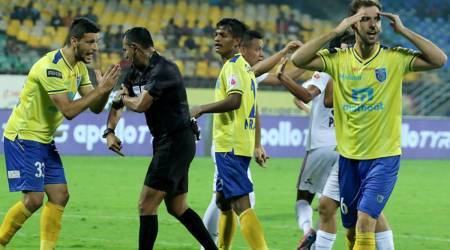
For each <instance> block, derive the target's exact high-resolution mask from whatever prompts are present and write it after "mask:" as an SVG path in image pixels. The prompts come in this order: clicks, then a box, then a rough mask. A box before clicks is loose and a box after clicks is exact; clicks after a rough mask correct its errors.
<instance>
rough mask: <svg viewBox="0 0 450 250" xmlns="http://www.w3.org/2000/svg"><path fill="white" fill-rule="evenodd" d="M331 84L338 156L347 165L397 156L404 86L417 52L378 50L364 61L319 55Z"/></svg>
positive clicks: (338, 52) (339, 53) (343, 52)
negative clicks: (358, 161) (343, 158)
mask: <svg viewBox="0 0 450 250" xmlns="http://www.w3.org/2000/svg"><path fill="white" fill-rule="evenodd" d="M318 55H319V56H320V57H321V58H322V61H323V63H324V65H325V69H324V71H325V72H326V73H328V74H330V75H331V76H332V77H333V79H334V85H333V86H334V90H333V102H334V119H335V120H334V122H335V128H336V140H337V147H338V151H339V153H340V154H341V155H343V156H344V157H347V158H350V159H359V160H365V159H374V158H381V157H387V156H394V155H400V154H401V148H400V146H401V138H400V136H401V120H402V81H403V76H404V75H405V74H406V73H407V72H409V71H412V65H413V63H414V59H415V58H416V55H417V52H415V51H413V50H409V49H405V48H386V47H384V46H381V45H380V44H377V45H376V52H375V53H374V54H373V55H372V56H371V57H370V58H367V59H362V58H361V57H360V56H359V55H358V54H357V52H356V51H355V50H354V48H347V49H334V50H331V51H330V50H327V49H325V50H322V51H319V52H318Z"/></svg>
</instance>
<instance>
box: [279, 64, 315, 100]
mask: <svg viewBox="0 0 450 250" xmlns="http://www.w3.org/2000/svg"><path fill="white" fill-rule="evenodd" d="M286 63H287V60H286V59H285V60H283V63H282V64H281V65H280V66H279V67H278V69H277V77H278V79H279V80H280V82H281V84H282V85H283V86H284V87H286V88H287V89H288V90H289V92H291V94H293V95H294V96H295V97H296V98H298V99H300V100H301V101H302V102H304V103H309V102H310V101H311V100H312V99H314V97H316V96H317V95H319V94H320V90H319V89H318V88H317V87H315V86H312V85H311V86H308V88H304V87H303V86H300V85H298V84H297V83H296V82H295V81H294V80H292V78H290V77H289V76H287V75H286V74H285V73H284V68H285V65H286Z"/></svg>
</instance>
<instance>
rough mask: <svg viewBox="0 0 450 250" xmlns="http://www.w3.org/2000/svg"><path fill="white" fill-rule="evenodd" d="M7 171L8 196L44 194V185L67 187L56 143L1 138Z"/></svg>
mask: <svg viewBox="0 0 450 250" xmlns="http://www.w3.org/2000/svg"><path fill="white" fill-rule="evenodd" d="M3 145H4V149H5V161H6V171H7V177H8V183H9V190H10V191H11V192H17V191H30V192H44V185H47V184H66V183H67V182H66V177H65V175H64V168H63V165H62V162H61V158H60V157H59V154H58V151H57V149H56V147H55V143H54V142H52V143H50V144H43V143H40V142H36V141H31V140H21V139H19V138H16V139H15V140H14V141H11V140H9V139H7V138H4V143H3Z"/></svg>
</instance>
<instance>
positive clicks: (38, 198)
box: [23, 193, 44, 213]
mask: <svg viewBox="0 0 450 250" xmlns="http://www.w3.org/2000/svg"><path fill="white" fill-rule="evenodd" d="M43 202H44V193H27V194H25V195H24V198H23V203H24V205H25V207H26V208H27V209H28V210H29V211H30V212H32V213H34V212H35V211H36V210H38V209H39V208H40V207H41V206H42V204H43Z"/></svg>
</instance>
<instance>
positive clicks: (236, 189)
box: [215, 152, 253, 199]
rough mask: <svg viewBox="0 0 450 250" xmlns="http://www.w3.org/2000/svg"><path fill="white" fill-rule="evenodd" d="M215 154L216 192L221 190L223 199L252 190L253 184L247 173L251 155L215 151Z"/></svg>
mask: <svg viewBox="0 0 450 250" xmlns="http://www.w3.org/2000/svg"><path fill="white" fill-rule="evenodd" d="M215 156H216V164H217V171H218V177H217V182H216V191H217V192H222V193H223V195H224V197H225V199H230V198H233V197H238V196H242V195H246V194H249V193H251V192H253V184H252V182H251V181H250V179H249V178H248V175H247V170H248V167H249V165H250V160H251V157H247V156H239V155H235V154H234V153H233V152H226V153H219V152H216V153H215Z"/></svg>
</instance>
